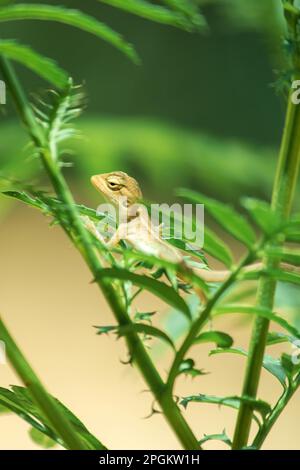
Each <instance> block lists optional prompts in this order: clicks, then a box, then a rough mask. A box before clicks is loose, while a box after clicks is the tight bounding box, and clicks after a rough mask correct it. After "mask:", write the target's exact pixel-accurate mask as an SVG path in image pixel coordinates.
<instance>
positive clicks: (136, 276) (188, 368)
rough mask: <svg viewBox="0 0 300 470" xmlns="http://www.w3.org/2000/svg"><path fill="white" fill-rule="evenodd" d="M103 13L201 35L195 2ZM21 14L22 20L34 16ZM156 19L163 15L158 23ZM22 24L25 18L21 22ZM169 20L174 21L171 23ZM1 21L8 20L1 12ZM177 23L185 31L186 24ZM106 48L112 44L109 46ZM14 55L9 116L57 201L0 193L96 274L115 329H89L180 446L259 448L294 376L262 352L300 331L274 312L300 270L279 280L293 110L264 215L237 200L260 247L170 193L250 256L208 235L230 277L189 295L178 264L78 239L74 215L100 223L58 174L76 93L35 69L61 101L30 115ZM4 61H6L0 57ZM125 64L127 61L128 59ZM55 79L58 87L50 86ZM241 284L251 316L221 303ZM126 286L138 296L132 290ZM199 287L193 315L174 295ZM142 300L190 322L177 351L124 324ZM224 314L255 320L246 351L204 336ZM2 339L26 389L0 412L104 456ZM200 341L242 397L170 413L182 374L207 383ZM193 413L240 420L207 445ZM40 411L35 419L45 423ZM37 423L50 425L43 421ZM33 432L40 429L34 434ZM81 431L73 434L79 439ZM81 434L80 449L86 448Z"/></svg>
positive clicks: (290, 366) (294, 140) (296, 231)
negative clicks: (228, 371) (222, 357)
mask: <svg viewBox="0 0 300 470" xmlns="http://www.w3.org/2000/svg"><path fill="white" fill-rule="evenodd" d="M104 3H108V4H110V5H114V6H119V7H122V8H124V9H127V10H128V11H129V10H130V11H131V12H133V13H137V14H140V15H141V16H146V17H148V18H149V19H155V20H160V21H164V22H166V23H172V24H176V25H180V26H182V25H183V24H184V25H185V27H186V26H187V25H188V27H190V28H194V27H195V25H197V27H198V26H199V24H200V18H201V17H199V16H198V13H197V10H195V9H194V8H192V6H193V2H189V1H183V0H180V1H175V0H172V1H171V0H169V1H165V2H164V3H165V4H167V5H168V6H169V7H170V8H174V11H175V13H172V11H173V10H167V11H168V15H166V10H165V9H160V8H161V7H157V6H154V5H150V4H149V3H148V2H144V1H139V0H132V1H128V2H121V1H117V0H114V1H108V0H107V1H105V2H104ZM293 3H294V2H293V1H292V0H290V1H287V2H284V12H285V16H286V20H287V24H288V28H289V29H288V41H289V42H290V43H291V45H292V47H291V50H292V55H291V61H292V64H291V67H292V70H293V79H294V78H296V79H297V78H299V60H300V55H299V37H298V34H299V33H298V31H299V30H298V22H299V18H300V10H298V9H297V8H296V7H295V6H294V5H293ZM4 8H13V7H4ZM1 10H2V9H0V18H1ZM15 11H16V10H14V12H15ZM27 11H30V9H29V10H27ZM33 11H34V9H32V12H31V14H32V15H33ZM162 12H164V14H163V15H162ZM14 14H15V13H14ZM22 15H23V16H24V11H23V13H22ZM39 15H40V13H39ZM47 15H50V12H49V10H48V12H47V13H46V17H47ZM170 15H171V16H170ZM174 15H176V16H175V17H176V21H175V20H174ZM195 15H196V16H195ZM23 16H22V18H23ZM78 16H79V17H80V18H81V21H82V16H81V14H78V13H77V14H76V18H77V17H78ZM3 17H4V18H5V14H4V13H3ZM49 17H51V15H50V16H49ZM60 17H61V16H60ZM171 17H172V18H173V19H172V21H170V18H171ZM179 18H180V19H181V20H180V21H179ZM183 19H184V23H182V20H183ZM76 21H77V20H76ZM85 24H86V23H85ZM201 24H202V22H201ZM117 44H118V47H119V46H120V44H121V47H120V48H121V49H122V50H123V52H125V53H127V54H128V51H132V49H128V47H125V48H124V45H123V42H122V43H120V42H118V43H117ZM114 45H116V44H115V43H114ZM0 47H1V46H0ZM12 50H14V51H16V48H15V49H14V48H13V47H11V46H9V47H8V48H7V47H6V48H5V46H4V49H2V51H5V53H6V57H2V59H1V70H2V74H3V76H4V78H5V81H6V83H7V85H8V88H9V90H10V92H11V95H12V96H13V98H14V101H15V104H16V107H17V110H18V112H19V114H20V116H21V118H22V120H23V122H24V123H25V125H26V128H27V130H28V132H29V134H30V136H31V140H32V144H33V145H34V149H35V152H36V153H37V154H38V156H39V158H40V160H41V162H42V164H43V168H44V170H45V173H46V174H47V175H48V177H49V179H50V181H51V183H52V185H53V188H54V191H55V195H54V196H52V195H49V194H48V193H45V192H42V191H38V190H36V189H34V188H29V189H28V190H27V191H26V192H25V191H16V190H14V191H12V190H11V191H6V192H5V195H6V196H10V197H14V198H16V199H19V200H21V201H23V202H25V203H26V204H28V205H30V206H33V207H35V208H37V209H40V210H41V211H42V212H43V213H44V214H45V215H48V216H51V217H52V218H54V221H55V222H56V223H59V224H60V225H61V227H62V228H63V230H64V231H65V232H66V234H67V236H68V237H69V238H70V240H71V241H72V243H73V244H74V246H75V247H76V248H77V249H78V250H79V251H80V253H81V254H82V256H83V258H84V260H85V261H86V263H87V265H88V266H89V268H90V270H91V272H92V274H93V277H94V281H95V283H97V285H98V286H99V288H100V289H101V290H102V292H103V293H104V296H105V298H106V300H107V302H108V304H109V305H110V307H111V310H112V312H113V314H114V317H115V320H116V324H115V325H112V326H101V327H97V332H98V334H103V333H108V332H115V333H116V334H117V335H118V336H120V337H124V338H125V340H126V343H127V346H128V350H129V356H130V362H133V363H134V364H135V365H136V366H137V367H138V369H139V371H140V373H141V374H142V376H143V378H144V380H145V382H146V383H147V385H148V387H149V388H150V389H151V391H152V393H153V396H154V398H155V400H156V402H157V403H158V405H159V407H160V409H161V411H162V413H163V414H164V416H165V418H166V420H167V421H168V423H169V425H170V427H171V428H172V430H173V431H174V432H175V434H176V435H177V437H178V439H179V441H180V442H181V445H182V446H183V447H184V448H185V449H199V448H200V447H201V446H202V445H203V444H204V443H205V442H206V441H207V440H210V439H220V440H222V441H223V442H225V443H226V444H227V445H229V446H230V447H232V448H234V449H237V448H245V447H251V448H256V449H259V448H260V447H261V446H262V444H263V442H264V440H265V438H266V436H267V435H268V433H269V432H270V430H271V428H272V426H273V424H274V423H275V422H276V420H277V418H278V416H279V415H280V414H281V412H282V411H283V409H284V408H285V406H286V405H287V403H288V402H289V400H290V398H291V397H292V395H293V394H294V393H295V391H296V390H297V388H298V387H299V385H300V369H299V365H298V364H295V363H294V362H295V361H293V358H292V357H291V356H289V355H287V354H283V355H282V357H281V358H280V359H275V358H273V357H271V356H269V355H265V348H266V346H267V345H271V344H274V343H277V342H278V343H279V342H290V343H293V342H294V341H295V339H299V338H300V331H299V330H298V329H297V328H296V327H295V326H294V325H292V324H290V323H289V322H288V321H287V320H285V319H284V318H282V317H281V316H280V315H278V314H277V313H276V312H274V308H273V306H274V293H275V288H276V284H277V282H278V281H282V282H287V283H292V284H296V285H299V283H300V275H299V271H298V270H296V269H295V270H294V271H293V272H291V271H290V270H287V269H285V266H286V265H285V264H282V262H284V263H290V264H293V265H295V266H297V265H299V264H300V252H299V248H297V246H294V244H298V243H299V242H300V217H299V214H297V213H296V214H291V209H292V204H293V199H294V192H295V186H296V181H297V177H298V170H299V163H300V148H299V146H300V140H299V139H300V134H299V133H298V132H297V127H298V126H299V108H298V106H297V105H295V104H293V103H292V101H291V97H289V99H288V105H287V114H286V124H285V130H284V133H283V138H282V144H281V150H280V155H279V159H278V166H277V175H276V179H275V182H274V187H273V197H272V204H271V206H269V205H268V204H267V203H266V202H264V201H259V200H254V199H244V200H243V206H244V208H245V209H246V211H247V212H248V214H249V215H250V217H251V219H252V221H253V223H254V225H255V227H256V229H259V231H260V234H259V236H258V235H257V233H256V231H255V230H254V228H253V226H252V224H251V223H250V222H249V221H248V219H247V218H246V217H244V216H242V215H240V214H239V213H238V212H236V211H235V209H233V208H231V207H230V206H227V205H225V204H223V203H221V202H218V201H215V200H213V199H211V198H209V197H206V196H204V195H201V194H199V193H196V192H193V191H189V190H185V189H181V190H179V191H178V195H179V196H180V197H182V198H185V199H187V200H189V201H193V202H195V203H198V202H200V203H204V204H205V207H206V210H207V211H208V212H209V213H210V214H211V215H212V217H213V218H214V219H215V220H216V222H217V223H218V224H220V225H221V226H222V227H223V229H225V230H226V231H227V232H229V234H230V235H231V236H233V237H234V238H235V239H237V240H238V241H239V242H241V243H242V244H243V245H244V247H245V251H246V253H245V255H244V256H243V257H242V259H241V260H240V261H239V262H238V264H237V265H235V264H234V262H233V255H232V253H231V251H230V249H229V248H228V246H226V244H225V243H224V242H223V241H222V240H220V239H219V238H218V237H217V236H216V235H215V234H214V233H213V232H211V231H209V230H208V229H206V232H205V244H204V251H205V252H207V253H209V254H210V255H212V256H213V257H214V258H216V259H217V260H219V261H221V262H222V263H224V264H225V265H226V266H227V267H228V269H229V271H230V275H229V276H228V278H227V280H226V281H225V282H223V283H221V284H220V285H219V286H218V287H217V288H216V287H215V286H212V285H209V284H205V283H204V281H203V280H202V279H201V278H200V277H198V276H197V275H196V274H194V273H192V272H190V273H187V276H189V284H190V286H186V285H181V284H179V283H177V280H176V276H175V273H176V272H179V271H180V270H181V269H182V267H181V266H180V265H175V264H173V263H169V262H165V261H162V260H161V259H158V258H155V257H153V256H146V255H145V254H142V253H137V252H135V251H133V250H130V249H129V247H127V246H126V245H122V246H121V247H120V248H119V249H118V250H117V251H118V254H119V255H121V256H118V257H116V258H115V257H114V256H113V253H112V252H110V251H108V250H107V249H106V248H105V246H103V245H102V244H101V243H100V242H99V241H97V240H96V239H94V237H92V235H91V234H90V233H89V232H88V231H87V230H86V229H85V227H84V226H83V224H82V219H81V217H80V216H81V215H85V216H86V215H88V216H89V217H90V218H92V219H95V220H98V219H101V217H102V216H101V215H99V214H97V213H96V212H95V211H93V210H92V209H90V208H87V207H84V206H82V205H76V204H75V202H74V199H73V195H72V193H71V191H70V189H69V187H68V185H67V183H66V180H65V178H64V176H63V173H62V167H63V164H64V162H63V146H62V143H63V142H64V141H65V140H66V139H67V138H70V137H71V136H72V135H73V128H72V127H71V125H70V121H71V120H72V119H73V118H74V117H76V116H77V115H78V114H79V113H80V110H81V102H82V93H81V90H80V89H76V88H74V87H73V86H72V83H71V82H70V81H68V83H66V81H65V80H64V79H62V75H61V73H60V72H58V71H57V69H56V68H55V73H54V69H53V67H52V66H51V67H49V68H48V69H47V67H44V69H43V70H44V72H45V73H46V75H47V78H49V79H50V81H52V82H53V83H55V84H56V85H58V86H59V87H62V90H61V91H60V92H59V93H57V92H54V93H50V95H49V96H48V99H47V101H46V103H45V100H43V101H42V102H41V103H40V104H37V105H36V106H35V107H32V105H31V104H30V103H29V101H28V99H27V97H26V95H25V93H24V91H23V89H22V87H21V85H20V82H19V80H18V78H17V76H16V74H15V72H14V70H13V68H12V66H11V64H10V62H9V61H8V60H7V57H15V56H14V55H13V54H12V52H11V51H12ZM17 50H18V51H19V52H18V54H19V56H18V57H22V54H23V52H24V51H23V52H22V50H21V49H20V48H19V49H17ZM7 51H10V52H8V53H7ZM14 53H15V52H14ZM129 55H130V56H131V57H132V52H130V53H129ZM23 56H24V54H23ZM19 60H21V59H19ZM21 61H22V60H21ZM29 61H30V64H31V68H34V66H32V64H35V63H36V56H32V54H31V55H29ZM23 62H24V61H23ZM44 64H45V62H39V66H38V67H40V66H41V65H44ZM55 67H56V66H55ZM57 77H59V78H58V79H57ZM173 222H174V220H173ZM286 242H289V243H290V242H291V243H293V245H292V246H291V245H287V244H286ZM170 243H173V244H177V243H178V241H177V240H176V239H175V238H174V239H170ZM183 248H184V246H183ZM188 253H189V252H188ZM200 259H201V262H202V261H203V257H202V255H200ZM255 260H262V261H263V268H258V269H256V270H254V271H247V270H246V269H245V267H246V266H247V265H249V264H251V263H252V262H253V261H255ZM105 263H106V264H107V263H108V264H109V267H104V264H105ZM141 264H142V266H143V269H144V271H143V274H141V273H140V267H141ZM153 267H155V273H153ZM164 273H165V274H167V277H168V279H169V280H170V282H164V280H163V278H162V275H163V274H164ZM247 279H251V280H257V281H258V295H257V302H256V305H252V304H251V303H245V304H240V302H241V300H243V297H242V296H241V295H239V296H237V297H236V300H235V301H234V300H231V301H229V299H230V296H228V294H229V293H230V294H231V295H232V290H233V289H237V288H238V286H239V285H240V283H242V282H243V281H244V280H247ZM134 286H136V287H137V288H138V289H137V290H135V289H134ZM195 287H201V288H202V289H203V290H204V291H205V292H206V293H207V296H208V302H207V304H205V305H199V304H197V305H196V306H191V305H190V304H189V303H188V302H187V300H186V298H185V297H183V296H182V295H180V294H181V290H184V291H186V290H189V289H188V288H190V290H191V291H193V288H195ZM145 289H146V290H149V291H150V292H152V293H154V294H155V295H156V296H157V297H158V298H160V299H162V300H163V301H164V302H166V303H167V304H169V305H170V306H171V307H173V308H175V309H176V310H177V311H178V314H182V315H184V317H185V318H186V321H187V322H188V327H187V332H186V334H185V337H184V339H183V341H182V342H181V344H180V345H179V346H178V345H177V344H174V341H173V340H172V339H171V338H170V337H169V335H168V334H167V333H166V332H165V331H163V330H161V329H159V328H158V327H156V326H154V325H152V323H151V320H152V314H149V313H147V312H146V313H145V312H140V313H139V314H137V315H135V316H133V315H132V304H133V302H134V300H135V298H136V297H137V296H138V295H139V294H140V293H141V292H142V291H143V290H145ZM233 299H234V297H233ZM244 299H247V297H246V296H245V298H244ZM230 313H240V314H248V315H251V316H253V317H255V319H256V320H255V324H254V331H253V337H252V341H251V344H250V348H249V351H244V350H242V349H239V348H233V347H232V344H233V339H232V338H231V337H230V336H229V335H228V334H226V333H224V332H220V331H213V330H209V329H205V327H206V326H207V323H208V321H209V320H210V319H211V318H213V317H215V316H219V315H225V314H230ZM270 322H275V323H276V324H278V325H279V326H280V327H282V328H283V329H284V330H286V332H287V334H286V333H269V325H270ZM149 337H156V338H158V339H160V340H163V341H164V342H165V343H166V344H167V345H168V346H169V347H170V348H171V349H172V351H173V360H172V363H171V365H170V368H169V371H168V374H167V377H166V378H163V377H162V375H161V374H160V373H159V371H158V368H157V367H156V365H155V364H154V361H153V360H152V358H151V357H150V355H149V353H148V351H147V349H146V347H145V344H144V342H145V341H147V340H148V338H149ZM0 338H1V339H3V340H4V341H5V342H6V343H7V346H8V355H9V358H10V360H11V362H12V364H13V366H14V367H15V369H16V370H17V371H18V373H19V375H20V376H21V378H22V379H23V381H24V382H25V383H28V382H29V385H28V386H27V388H26V389H22V390H19V389H17V388H14V389H13V391H12V392H9V391H7V390H2V392H1V390H0V404H2V405H3V406H4V407H7V408H9V409H10V410H12V411H14V412H16V413H17V414H20V415H22V417H23V418H24V416H25V419H27V421H30V424H32V425H33V426H34V427H35V428H36V429H37V430H38V431H40V432H42V433H44V434H46V435H47V437H50V438H52V439H54V440H55V441H57V442H59V443H62V444H63V445H65V446H66V447H67V448H103V445H102V444H101V443H99V441H98V440H97V439H96V438H94V437H93V436H91V435H90V434H89V433H88V431H87V430H86V428H85V427H84V426H83V425H82V423H80V425H79V428H80V429H79V428H78V426H77V425H76V424H75V422H76V423H77V424H78V421H77V418H75V417H74V415H72V414H71V415H70V412H69V410H66V408H65V407H63V406H62V405H61V404H58V403H57V402H56V401H55V400H53V398H51V397H50V396H49V395H48V393H47V392H46V391H45V390H44V388H43V387H42V386H41V385H40V383H39V381H37V379H36V377H35V374H34V373H33V371H32V370H31V369H30V367H29V365H28V363H27V362H25V360H24V358H23V356H22V354H21V353H20V351H19V350H18V348H17V347H16V345H15V344H14V343H13V341H12V339H11V337H10V334H9V333H8V331H7V329H6V328H5V327H4V325H3V324H2V323H0ZM203 342H212V343H214V344H216V346H217V348H216V349H214V350H213V351H212V352H211V354H221V353H222V354H223V353H235V354H240V355H243V356H245V357H246V358H247V368H246V373H245V383H244V387H243V392H242V394H241V395H240V396H239V395H236V396H231V397H217V396H214V395H203V394H199V395H191V396H188V397H183V398H182V399H181V400H180V402H179V403H178V400H177V398H176V390H175V385H176V381H177V379H178V377H180V376H182V374H185V375H191V376H193V377H195V376H201V375H202V374H203V371H202V370H199V369H197V367H196V366H195V362H194V360H193V359H192V358H191V357H190V349H191V347H192V346H194V345H197V344H201V343H203ZM262 368H265V369H266V370H267V371H268V372H270V373H271V374H273V375H274V376H275V378H276V379H277V380H279V382H280V384H281V386H282V388H283V391H282V394H281V396H280V397H279V399H278V401H277V403H276V404H275V405H274V406H271V405H270V404H269V403H268V402H267V401H265V400H262V399H258V398H257V396H256V395H257V387H258V383H259V378H260V373H261V370H262ZM31 382H34V383H35V385H36V386H35V387H34V388H33V387H32V386H31ZM20 394H21V395H22V396H23V397H24V396H26V406H27V408H26V407H25V409H24V403H23V401H22V400H21V401H20V399H19V398H20ZM1 397H2V398H1ZM194 402H195V403H212V404H218V405H221V404H222V405H224V406H229V407H232V408H234V409H237V410H238V419H237V424H236V430H235V435H234V437H233V440H231V439H230V438H229V437H228V436H227V434H226V433H223V434H214V435H211V436H205V438H203V439H200V440H199V438H197V437H196V436H195V434H194V433H193V431H192V430H191V428H190V426H189V425H188V423H187V422H186V420H185V418H184V416H183V414H182V409H181V406H183V407H186V406H188V404H189V403H194ZM33 404H34V405H33ZM49 406H50V407H52V411H51V413H52V414H53V410H54V413H55V416H56V417H57V419H56V421H55V422H50V421H49V416H50V414H51V413H50V414H49ZM35 407H38V408H35ZM53 407H54V408H53ZM40 412H42V415H43V417H42V415H41V414H40ZM32 415H33V416H34V417H35V418H36V420H35V421H34V422H33V421H32ZM45 416H46V418H47V420H45V419H44V417H45ZM70 416H72V418H71V417H70ZM66 420H67V423H66ZM252 420H254V421H255V422H256V424H257V426H258V430H257V433H256V436H255V438H254V440H253V442H249V431H250V426H251V424H252ZM36 422H37V424H36V425H34V423H36ZM64 423H65V424H64ZM64 425H65V426H66V427H65V428H64ZM78 430H79V432H77V433H76V431H78ZM87 435H88V439H86V438H84V436H87Z"/></svg>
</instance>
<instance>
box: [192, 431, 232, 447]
mask: <svg viewBox="0 0 300 470" xmlns="http://www.w3.org/2000/svg"><path fill="white" fill-rule="evenodd" d="M207 441H222V442H224V443H225V444H227V445H228V446H229V447H231V446H232V442H231V440H230V439H229V437H228V436H227V434H226V432H225V430H224V431H223V432H222V434H204V437H202V439H200V441H199V444H200V446H202V444H204V443H205V442H207Z"/></svg>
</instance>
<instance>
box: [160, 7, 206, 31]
mask: <svg viewBox="0 0 300 470" xmlns="http://www.w3.org/2000/svg"><path fill="white" fill-rule="evenodd" d="M163 2H164V3H165V4H166V5H167V6H169V7H171V8H172V9H173V10H175V11H179V12H180V13H183V14H184V15H186V16H187V18H189V19H190V21H191V22H192V23H193V24H194V25H195V26H196V28H197V29H200V30H201V29H203V28H205V27H206V21H205V18H204V17H203V15H201V13H200V12H199V7H198V5H196V4H195V3H193V2H191V1H190V0H163Z"/></svg>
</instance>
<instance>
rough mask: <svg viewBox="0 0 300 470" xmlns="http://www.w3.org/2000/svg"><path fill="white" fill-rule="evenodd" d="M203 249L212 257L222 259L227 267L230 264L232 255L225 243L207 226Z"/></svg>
mask: <svg viewBox="0 0 300 470" xmlns="http://www.w3.org/2000/svg"><path fill="white" fill-rule="evenodd" d="M203 248H204V251H205V252H206V253H208V254H209V255H211V256H213V257H214V258H216V259H218V260H219V261H222V263H224V264H225V266H227V267H228V268H230V267H231V266H232V255H231V252H230V250H229V248H227V246H226V245H225V243H224V242H223V241H222V240H221V239H220V238H219V237H217V235H215V234H214V233H213V232H212V231H211V230H210V229H209V228H207V227H205V232H204V247H203Z"/></svg>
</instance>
